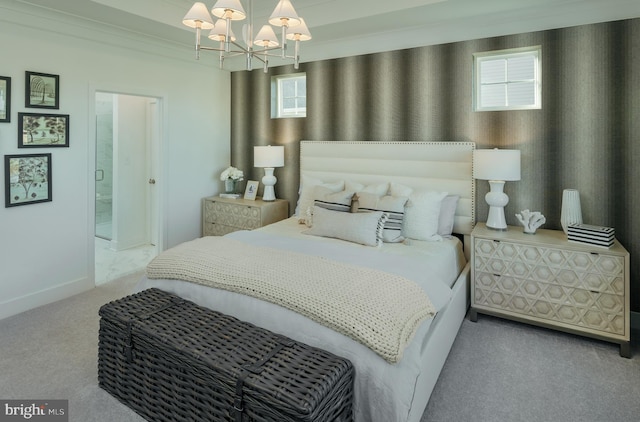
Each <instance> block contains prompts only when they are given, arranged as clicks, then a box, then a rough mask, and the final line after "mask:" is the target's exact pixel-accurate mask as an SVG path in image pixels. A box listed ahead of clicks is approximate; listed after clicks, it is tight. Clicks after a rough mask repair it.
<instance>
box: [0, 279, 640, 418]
mask: <svg viewBox="0 0 640 422" xmlns="http://www.w3.org/2000/svg"><path fill="white" fill-rule="evenodd" d="M139 278H140V273H138V274H133V275H130V276H126V277H123V278H121V279H118V280H115V281H113V282H109V283H106V284H103V285H101V286H99V287H96V288H95V289H93V290H91V291H89V292H86V293H82V294H80V295H77V296H74V297H71V298H68V299H65V300H62V301H59V302H56V303H52V304H50V305H46V306H43V307H40V308H37V309H33V310H30V311H28V312H25V313H22V314H20V315H16V316H13V317H10V318H6V319H4V320H0V377H1V378H0V399H5V400H6V399H68V400H69V420H70V421H73V422H76V421H77V422H92V421H97V422H102V421H105V422H121V421H122V422H129V421H131V422H136V421H143V419H142V418H141V417H140V416H138V415H137V414H136V413H134V412H133V411H132V410H130V409H129V408H127V407H126V406H124V405H122V404H121V403H120V402H118V401H117V400H116V399H114V398H113V397H111V396H110V395H109V394H108V393H106V392H105V391H103V390H102V389H100V388H99V387H98V383H97V349H98V335H97V333H98V324H99V319H98V309H99V308H100V306H102V305H103V304H105V303H107V302H109V301H111V300H114V299H117V298H120V297H122V296H125V295H127V294H129V292H130V291H131V290H132V288H133V286H134V285H135V284H136V282H137V280H138V279H139ZM632 353H633V357H632V359H624V358H621V357H620V356H619V354H618V347H617V346H616V345H613V344H610V343H605V342H601V341H597V340H591V339H585V338H582V337H578V336H573V335H569V334H564V333H559V332H555V331H551V330H546V329H543V328H536V327H531V326H528V325H525V324H519V323H516V322H510V321H505V320H501V319H498V318H492V317H488V316H483V315H480V316H479V318H478V322H477V323H473V322H470V321H469V320H468V319H465V320H464V322H463V323H462V327H461V329H460V332H459V333H458V337H457V338H456V341H455V343H454V345H453V349H452V351H451V354H450V355H449V358H448V359H447V362H446V364H445V367H444V369H443V371H442V373H441V375H440V378H439V380H438V383H437V385H436V388H435V390H434V392H433V394H432V396H431V399H430V401H429V405H428V406H427V409H426V411H425V413H424V416H423V418H422V422H449V421H455V422H463V421H474V422H485V421H486V422H502V421H504V422H518V421H523V422H529V421H531V422H533V421H535V422H545V421H548V422H558V421H569V422H571V421H576V422H577V421H580V422H601V421H602V422H616V421H620V422H627V421H638V420H640V399H639V398H640V350H638V344H637V342H634V343H632ZM390 422H392V421H390Z"/></svg>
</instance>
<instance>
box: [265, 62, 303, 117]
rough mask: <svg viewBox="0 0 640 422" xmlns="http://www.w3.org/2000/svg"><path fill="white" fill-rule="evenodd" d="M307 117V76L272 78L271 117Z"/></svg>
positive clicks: (301, 74) (296, 75)
mask: <svg viewBox="0 0 640 422" xmlns="http://www.w3.org/2000/svg"><path fill="white" fill-rule="evenodd" d="M306 116H307V74H306V73H295V74H293V75H282V76H274V77H273V78H272V80H271V117H273V118H279V117H306Z"/></svg>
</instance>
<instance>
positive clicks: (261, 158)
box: [253, 145, 284, 201]
mask: <svg viewBox="0 0 640 422" xmlns="http://www.w3.org/2000/svg"><path fill="white" fill-rule="evenodd" d="M253 165H254V167H263V168H264V177H263V178H262V183H263V184H264V193H263V194H262V200H263V201H275V200H276V193H275V189H274V186H275V184H276V182H277V181H278V179H276V177H275V176H274V175H273V171H274V168H275V167H283V166H284V146H271V145H268V146H264V147H263V146H261V147H253Z"/></svg>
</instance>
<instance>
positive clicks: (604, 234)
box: [567, 224, 615, 248]
mask: <svg viewBox="0 0 640 422" xmlns="http://www.w3.org/2000/svg"><path fill="white" fill-rule="evenodd" d="M567 237H568V239H569V241H570V242H580V243H588V244H589V245H594V246H601V247H603V248H610V247H611V246H613V242H614V241H615V230H614V229H613V228H612V227H602V226H592V225H589V224H569V227H568V228H567Z"/></svg>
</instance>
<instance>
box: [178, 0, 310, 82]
mask: <svg viewBox="0 0 640 422" xmlns="http://www.w3.org/2000/svg"><path fill="white" fill-rule="evenodd" d="M248 2H249V7H248V13H247V12H245V8H244V7H243V5H242V3H241V2H240V0H217V1H216V3H215V5H214V6H213V7H212V8H211V14H210V13H209V10H207V6H206V5H205V4H204V3H202V2H196V3H195V4H194V5H193V6H192V7H191V9H189V12H187V14H186V15H185V17H184V18H183V20H182V23H183V24H184V25H186V26H188V27H190V28H195V30H196V46H195V51H196V59H199V58H200V51H202V50H205V51H216V52H219V53H220V54H219V60H220V68H223V67H224V61H225V60H226V59H228V58H232V57H235V56H239V55H244V56H245V59H246V69H247V70H252V68H253V60H254V59H256V60H258V61H260V62H261V63H262V67H263V69H264V72H265V73H266V72H267V71H268V67H269V58H271V57H277V58H279V59H282V60H291V61H293V65H294V68H295V69H298V68H299V63H300V42H302V41H308V40H310V39H311V32H309V28H308V27H307V24H306V23H305V21H304V19H303V18H302V17H300V16H298V13H297V12H296V10H295V9H294V7H293V4H291V0H280V1H279V2H278V4H277V5H276V7H275V9H274V10H273V13H272V14H271V16H270V17H269V24H270V25H264V26H262V27H261V29H260V31H259V32H258V33H257V35H256V36H255V37H254V31H253V0H248ZM211 15H213V16H215V17H216V18H218V20H217V21H216V22H215V24H214V21H213V18H212V17H211ZM247 18H248V21H249V22H248V23H246V24H245V25H244V26H243V28H242V35H243V41H244V42H243V43H241V42H239V41H237V40H236V37H235V35H234V33H233V30H232V28H231V23H232V22H233V21H236V20H243V19H247ZM271 25H273V26H276V27H280V28H281V29H279V31H280V32H281V34H280V39H278V36H277V35H276V33H275V31H274V30H273V27H272V26H271ZM202 29H210V30H211V31H210V32H209V35H208V37H207V38H208V39H211V40H213V41H217V42H219V43H220V44H219V46H217V47H209V46H206V45H202V44H201V43H200V37H201V32H200V31H201V30H202ZM287 40H291V41H293V42H294V51H293V54H288V51H287ZM254 46H256V47H261V48H259V49H254Z"/></svg>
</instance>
